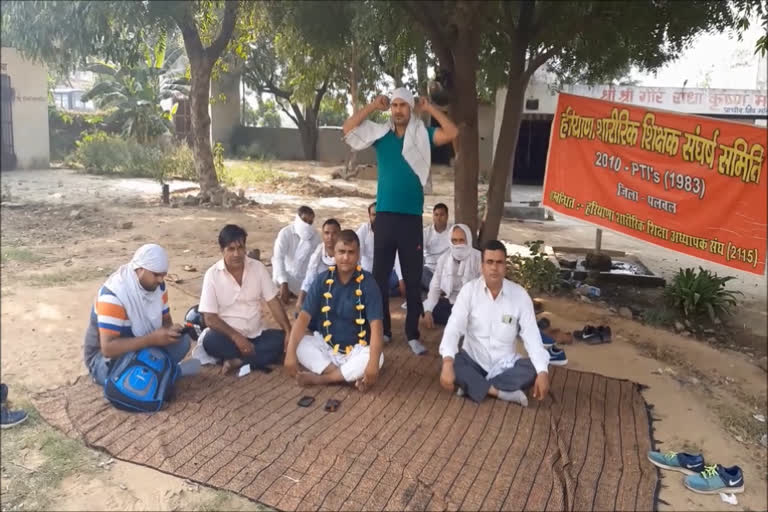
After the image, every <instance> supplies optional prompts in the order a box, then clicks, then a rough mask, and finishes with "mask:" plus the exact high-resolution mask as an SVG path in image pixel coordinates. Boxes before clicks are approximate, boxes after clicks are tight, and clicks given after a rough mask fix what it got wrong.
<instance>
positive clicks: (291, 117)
mask: <svg viewBox="0 0 768 512" xmlns="http://www.w3.org/2000/svg"><path fill="white" fill-rule="evenodd" d="M273 94H274V93H273ZM275 103H277V106H278V107H280V110H282V111H283V112H284V113H285V115H287V116H288V118H289V119H290V120H291V121H293V122H294V124H295V125H296V127H297V128H298V126H299V120H298V119H296V118H295V117H294V116H293V114H291V112H290V111H289V110H288V109H287V108H285V106H284V105H283V102H282V101H280V100H279V99H278V101H276V102H275Z"/></svg>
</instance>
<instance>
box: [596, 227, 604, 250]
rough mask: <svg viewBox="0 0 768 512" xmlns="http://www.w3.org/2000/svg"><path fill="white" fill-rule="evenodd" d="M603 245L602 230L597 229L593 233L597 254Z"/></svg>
mask: <svg viewBox="0 0 768 512" xmlns="http://www.w3.org/2000/svg"><path fill="white" fill-rule="evenodd" d="M602 245H603V230H602V229H597V230H596V231H595V252H597V253H599V252H600V249H601V248H602Z"/></svg>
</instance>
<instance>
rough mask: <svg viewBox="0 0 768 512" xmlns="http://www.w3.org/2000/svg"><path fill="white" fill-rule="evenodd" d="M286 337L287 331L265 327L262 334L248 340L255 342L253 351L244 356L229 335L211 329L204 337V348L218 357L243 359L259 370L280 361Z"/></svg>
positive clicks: (253, 368)
mask: <svg viewBox="0 0 768 512" xmlns="http://www.w3.org/2000/svg"><path fill="white" fill-rule="evenodd" d="M284 339H285V331H282V330H279V329H265V330H264V331H263V332H262V333H261V335H260V336H257V337H256V338H250V339H249V340H248V341H250V342H251V343H252V344H253V353H252V354H251V355H250V356H248V357H243V356H242V354H240V350H239V349H238V348H237V345H235V342H234V341H232V339H231V338H230V337H229V336H227V335H226V334H224V333H223V332H219V331H214V330H213V329H211V330H210V332H208V333H207V334H206V335H205V338H203V348H205V351H206V352H208V354H210V355H211V356H213V357H215V358H216V359H242V361H243V362H245V363H247V364H250V365H251V369H252V370H258V369H263V368H267V367H268V366H269V365H273V364H279V363H280V359H281V358H282V357H283V340H284Z"/></svg>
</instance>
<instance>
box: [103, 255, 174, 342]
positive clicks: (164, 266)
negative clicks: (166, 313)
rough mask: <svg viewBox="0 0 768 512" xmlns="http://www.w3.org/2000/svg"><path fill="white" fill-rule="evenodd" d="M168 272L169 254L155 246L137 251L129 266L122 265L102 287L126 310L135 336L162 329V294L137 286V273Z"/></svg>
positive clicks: (159, 290)
mask: <svg viewBox="0 0 768 512" xmlns="http://www.w3.org/2000/svg"><path fill="white" fill-rule="evenodd" d="M139 268H143V269H146V270H149V271H150V272H156V273H165V272H168V254H167V253H166V252H165V249H163V248H162V247H160V246H159V245H157V244H146V245H142V246H141V247H139V248H138V249H137V250H136V252H135V253H134V255H133V258H131V261H130V263H127V264H125V265H122V266H121V267H120V268H118V269H117V271H115V273H114V274H112V275H111V276H109V279H107V282H106V283H104V286H106V287H107V288H108V289H109V290H110V291H111V292H112V293H114V294H115V295H116V296H117V298H118V299H119V300H120V303H121V304H122V305H123V307H124V308H125V313H126V315H127V316H128V320H130V322H131V331H132V332H133V335H134V336H137V337H138V336H146V335H147V334H149V333H151V332H153V331H155V330H157V329H159V328H160V327H161V326H162V325H163V290H161V289H160V287H159V286H158V287H157V288H155V290H154V291H149V290H146V289H145V288H144V287H143V286H141V283H140V282H139V276H138V275H137V274H136V269H139Z"/></svg>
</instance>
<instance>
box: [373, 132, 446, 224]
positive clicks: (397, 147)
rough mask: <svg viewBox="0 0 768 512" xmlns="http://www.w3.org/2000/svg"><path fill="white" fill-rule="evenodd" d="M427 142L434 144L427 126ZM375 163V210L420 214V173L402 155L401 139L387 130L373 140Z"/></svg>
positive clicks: (421, 201)
mask: <svg viewBox="0 0 768 512" xmlns="http://www.w3.org/2000/svg"><path fill="white" fill-rule="evenodd" d="M427 133H428V134H429V145H430V146H434V142H433V137H434V135H435V128H434V127H433V126H430V127H428V128H427ZM373 147H374V148H376V165H377V166H378V190H377V191H376V211H377V212H390V213H406V214H409V215H421V214H422V213H423V212H424V188H423V187H422V186H421V181H420V180H419V177H418V176H417V175H416V173H415V172H413V169H411V166H410V165H408V162H406V161H405V158H403V139H402V138H401V137H398V136H397V135H395V132H394V131H392V130H390V131H388V132H387V134H386V135H385V136H383V137H382V138H380V139H379V140H377V141H376V142H374V143H373Z"/></svg>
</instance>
